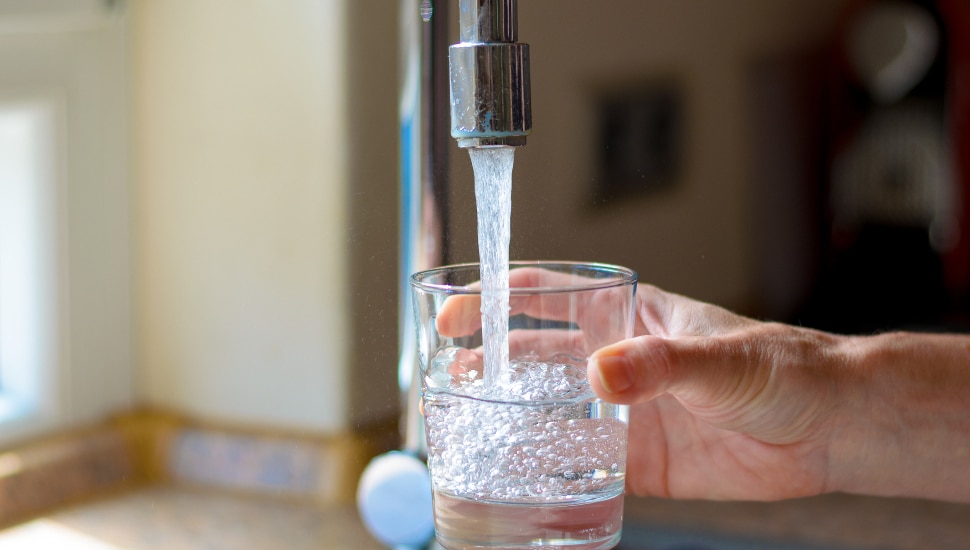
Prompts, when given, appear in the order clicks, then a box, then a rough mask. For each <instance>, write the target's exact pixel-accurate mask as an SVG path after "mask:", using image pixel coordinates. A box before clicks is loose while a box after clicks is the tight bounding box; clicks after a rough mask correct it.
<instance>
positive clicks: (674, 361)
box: [588, 336, 769, 407]
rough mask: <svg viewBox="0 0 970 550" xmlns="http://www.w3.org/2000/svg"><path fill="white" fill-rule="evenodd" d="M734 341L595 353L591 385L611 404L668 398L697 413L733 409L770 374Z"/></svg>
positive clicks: (676, 341) (652, 344) (684, 341)
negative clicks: (704, 409) (707, 409)
mask: <svg viewBox="0 0 970 550" xmlns="http://www.w3.org/2000/svg"><path fill="white" fill-rule="evenodd" d="M735 342H738V340H737V339H735V338H730V337H723V336H722V337H709V336H692V337H683V338H661V337H658V336H640V337H637V338H631V339H629V340H624V341H622V342H618V343H616V344H612V345H609V346H607V347H604V348H602V349H600V350H598V351H596V352H595V353H594V354H593V355H592V356H591V357H590V361H589V366H588V377H589V380H590V385H591V386H592V387H593V391H595V392H596V393H597V394H598V395H599V396H600V397H602V398H603V399H604V400H606V401H610V402H613V403H636V402H642V401H649V400H651V399H653V398H655V397H657V396H659V395H661V394H664V393H670V394H674V395H675V396H677V397H678V399H679V400H680V401H682V402H684V403H685V404H690V405H694V406H699V407H708V406H715V405H716V406H728V407H730V406H731V402H732V401H734V399H732V398H739V399H744V398H745V396H750V393H749V391H756V390H757V388H758V387H763V384H764V383H765V382H766V380H767V378H768V375H769V373H768V372H767V371H768V370H769V369H767V368H764V369H761V368H757V365H758V364H759V362H758V361H757V360H756V359H757V358H756V357H754V356H753V351H752V349H751V348H750V347H749V346H744V345H736V344H735Z"/></svg>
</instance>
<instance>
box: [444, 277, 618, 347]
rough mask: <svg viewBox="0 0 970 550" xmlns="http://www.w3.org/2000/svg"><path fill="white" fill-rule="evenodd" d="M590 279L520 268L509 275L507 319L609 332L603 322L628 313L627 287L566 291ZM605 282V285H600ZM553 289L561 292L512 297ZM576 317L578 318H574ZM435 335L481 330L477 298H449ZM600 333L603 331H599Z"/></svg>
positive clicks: (471, 295)
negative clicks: (525, 291) (600, 328)
mask: <svg viewBox="0 0 970 550" xmlns="http://www.w3.org/2000/svg"><path fill="white" fill-rule="evenodd" d="M591 281H594V279H589V278H586V277H580V276H578V275H571V274H568V273H559V272H555V271H550V270H546V269H541V268H533V267H524V268H518V269H513V270H511V271H510V272H509V287H510V288H512V289H513V292H512V293H511V294H510V296H509V309H510V311H509V315H510V316H512V315H518V314H520V313H524V314H526V315H529V316H530V317H533V318H535V319H544V320H548V321H567V320H571V321H576V322H578V323H579V324H580V325H581V326H584V327H586V326H588V327H595V326H603V327H604V331H605V330H608V329H611V328H612V326H610V323H606V322H605V321H607V320H615V319H616V318H617V315H618V313H620V312H623V311H629V307H630V299H631V292H630V289H629V287H625V288H624V287H617V288H609V287H607V288H594V289H590V290H586V291H582V292H579V291H570V292H566V290H568V289H570V288H571V287H575V286H578V285H586V284H589V283H590V282H591ZM604 282H606V281H604ZM537 287H543V288H556V289H561V290H563V292H554V291H550V292H541V293H534V294H516V293H515V292H514V290H515V289H528V288H537ZM577 317H579V318H577ZM436 326H437V329H438V333H439V334H441V335H442V336H446V337H450V338H457V337H461V336H467V335H469V334H473V333H474V332H475V331H476V330H478V329H479V328H481V326H482V323H481V296H480V295H478V294H456V295H453V296H449V297H448V298H447V299H446V300H445V303H444V304H442V306H441V308H439V310H438V317H437V319H436ZM601 332H603V331H601ZM604 338H605V339H606V340H607V341H610V339H615V337H614V336H613V332H612V331H611V332H609V333H608V335H604Z"/></svg>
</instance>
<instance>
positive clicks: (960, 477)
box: [828, 333, 970, 501]
mask: <svg viewBox="0 0 970 550" xmlns="http://www.w3.org/2000/svg"><path fill="white" fill-rule="evenodd" d="M843 357H844V358H845V359H844V360H845V363H844V369H845V371H846V376H845V377H843V378H842V381H843V387H842V388H840V392H839V395H840V398H841V404H840V406H839V408H838V411H839V413H838V415H837V417H838V420H837V421H836V423H835V428H834V429H833V434H832V440H831V443H830V458H829V465H830V467H829V483H828V488H829V490H832V491H842V492H850V493H862V494H870V495H880V496H909V497H923V498H935V499H944V500H957V501H970V480H968V479H966V476H965V475H964V474H963V472H964V471H965V469H966V465H967V464H968V463H970V338H967V337H962V336H946V335H920V334H912V333H888V334H880V335H876V336H866V337H851V338H849V339H847V340H846V344H845V349H844V350H843Z"/></svg>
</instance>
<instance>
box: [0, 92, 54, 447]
mask: <svg viewBox="0 0 970 550" xmlns="http://www.w3.org/2000/svg"><path fill="white" fill-rule="evenodd" d="M58 105H59V103H58V101H56V100H55V99H52V98H50V97H44V96H43V95H38V96H35V97H27V98H20V99H7V100H5V99H4V98H3V97H2V96H0V426H2V427H3V428H4V431H5V432H7V433H10V432H13V433H15V432H17V431H19V430H18V429H17V428H18V426H20V427H23V428H27V427H28V425H36V424H38V423H43V422H44V421H45V417H48V416H49V415H50V414H51V413H52V412H53V411H51V410H45V407H51V406H53V405H54V403H55V402H56V400H54V399H49V397H51V392H52V391H53V387H52V382H53V380H54V368H55V365H56V355H57V350H58V347H59V346H58V343H57V342H58V329H57V325H58V318H59V316H58V315H57V311H56V308H57V304H58V289H57V273H56V270H57V265H56V264H57V261H56V260H57V243H58V239H57V195H58V193H57V184H58V180H59V179H60V177H59V172H60V167H61V166H62V165H63V163H62V162H61V161H60V158H59V147H58V141H59V140H58V128H59V126H60V118H61V117H60V112H59V108H58Z"/></svg>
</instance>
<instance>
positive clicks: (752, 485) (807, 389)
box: [438, 276, 970, 502]
mask: <svg viewBox="0 0 970 550" xmlns="http://www.w3.org/2000/svg"><path fill="white" fill-rule="evenodd" d="M514 281H515V277H514V276H513V285H514V284H515V282H514ZM464 298H467V297H464ZM595 302H596V301H595V300H591V301H590V303H589V304H586V305H587V306H588V307H591V308H594V307H596V303H595ZM607 302H608V301H607ZM447 305H450V306H452V307H445V308H443V309H442V311H441V312H440V314H439V319H438V323H439V331H441V332H442V333H443V334H446V335H447V334H449V333H450V334H456V335H457V334H462V333H467V332H468V331H469V330H474V329H475V328H477V326H476V321H475V319H476V315H477V303H476V302H474V301H473V300H472V301H470V300H464V299H463V300H461V301H459V300H456V301H455V302H454V303H453V304H447ZM515 308H516V306H515V304H513V309H515ZM635 308H636V315H635V317H636V326H635V331H634V336H633V338H629V339H626V340H623V341H621V342H619V343H615V344H611V345H608V346H605V347H599V346H596V347H597V349H596V350H595V351H593V350H589V351H591V352H592V354H591V356H590V359H589V363H588V375H589V379H590V384H591V385H592V387H593V390H594V391H595V392H596V393H597V394H598V395H599V396H600V397H601V398H603V399H604V400H606V401H610V402H614V403H624V404H630V405H631V411H630V436H629V437H630V440H629V448H628V459H627V486H628V489H629V490H630V491H632V492H633V493H635V494H638V495H651V496H661V497H670V498H692V499H693V498H697V499H718V500H779V499H787V498H796V497H805V496H812V495H818V494H821V493H827V492H836V491H841V492H851V493H859V494H870V495H882V496H908V497H922V498H932V499H941V500H950V501H959V502H970V476H967V475H965V472H966V468H967V465H968V464H970V460H968V459H970V337H967V336H960V335H930V334H915V333H889V334H879V335H872V336H842V335H835V334H829V333H824V332H820V331H816V330H811V329H807V328H802V327H795V326H790V325H784V324H779V323H766V322H760V321H756V320H752V319H749V318H745V317H742V316H739V315H736V314H734V313H731V312H729V311H727V310H724V309H722V308H719V307H716V306H713V305H710V304H705V303H702V302H698V301H695V300H691V299H689V298H686V297H683V296H679V295H676V294H672V293H668V292H665V291H663V290H661V289H659V288H656V287H653V286H650V285H643V284H641V285H640V286H639V287H638V289H637V294H636V305H635ZM527 309H528V307H527V306H521V305H520V308H519V310H527ZM606 313H607V312H606V311H605V310H604V311H603V314H604V315H605V314H606ZM591 318H595V316H594V317H591ZM583 328H584V330H587V331H588V330H591V328H590V327H583ZM442 329H443V330H442ZM590 344H591V342H587V345H590ZM577 345H581V344H577Z"/></svg>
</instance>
